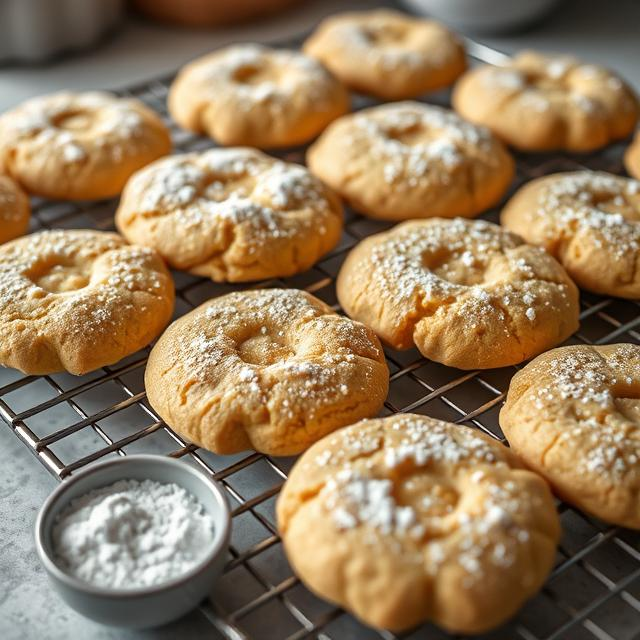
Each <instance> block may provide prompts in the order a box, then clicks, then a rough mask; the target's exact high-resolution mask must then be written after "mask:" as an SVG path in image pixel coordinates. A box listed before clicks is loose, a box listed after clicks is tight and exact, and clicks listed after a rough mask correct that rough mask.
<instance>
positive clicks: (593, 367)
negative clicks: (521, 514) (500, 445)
mask: <svg viewBox="0 0 640 640" xmlns="http://www.w3.org/2000/svg"><path fill="white" fill-rule="evenodd" d="M638 398H640V346H638V345H635V344H612V345H606V346H600V347H592V346H586V345H579V346H570V347H561V348H560V349H553V350H552V351H549V352H547V353H543V354H542V355H541V356H538V357H537V358H536V359H535V360H534V361H533V362H531V363H529V364H528V365H527V366H526V367H525V368H524V369H522V370H521V371H519V372H518V373H517V374H516V375H515V376H514V377H513V379H512V380H511V385H510V386H509V393H508V395H507V401H506V403H505V405H504V407H503V409H502V411H501V412H500V426H501V427H502V430H503V431H504V434H505V435H506V436H507V438H508V440H509V444H510V445H511V448H512V450H513V451H514V452H515V453H516V454H517V455H518V456H519V457H520V459H521V460H522V461H523V462H524V463H525V464H526V465H527V466H528V467H530V468H531V469H532V470H533V471H536V472H537V473H539V474H540V475H542V476H544V477H545V478H546V479H547V480H548V481H549V482H550V483H551V485H552V487H553V488H554V490H555V491H556V492H557V493H558V495H560V496H561V497H562V498H563V499H564V500H566V501H567V502H569V503H571V504H573V505H575V506H576V507H578V508H579V509H583V510H584V511H587V512H588V513H591V514H593V515H595V516H597V517H598V518H601V519H602V520H605V521H606V522H611V523H613V524H618V525H620V526H623V527H630V528H633V529H640V401H639V400H638Z"/></svg>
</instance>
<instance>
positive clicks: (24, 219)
mask: <svg viewBox="0 0 640 640" xmlns="http://www.w3.org/2000/svg"><path fill="white" fill-rule="evenodd" d="M30 218H31V206H30V205H29V198H28V197H27V195H26V193H25V192H24V191H23V190H22V189H21V188H20V187H19V186H18V185H17V184H16V183H15V181H14V180H12V179H11V178H10V177H9V176H3V175H2V174H0V244H2V243H3V242H7V241H8V240H13V239H14V238H17V237H18V236H21V235H22V234H23V233H26V231H27V229H28V228H29V220H30Z"/></svg>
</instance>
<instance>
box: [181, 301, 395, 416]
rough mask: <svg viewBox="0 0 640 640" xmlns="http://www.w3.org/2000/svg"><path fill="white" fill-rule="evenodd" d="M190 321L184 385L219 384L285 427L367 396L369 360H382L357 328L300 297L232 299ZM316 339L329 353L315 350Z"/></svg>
mask: <svg viewBox="0 0 640 640" xmlns="http://www.w3.org/2000/svg"><path fill="white" fill-rule="evenodd" d="M192 315H193V323H192V324H191V323H190V324H189V329H188V332H187V334H186V335H188V339H186V340H185V342H184V343H183V342H181V343H180V346H179V350H180V354H181V355H180V360H179V366H180V367H181V368H183V369H184V371H185V372H187V373H188V374H189V379H191V378H192V377H193V376H195V378H196V379H197V380H198V381H199V382H201V383H203V384H210V383H211V381H213V380H221V379H223V378H224V379H225V380H227V381H228V382H229V384H230V388H231V389H233V391H234V393H235V392H237V393H239V394H240V396H242V397H244V398H247V397H252V398H254V399H256V400H259V401H260V402H261V403H263V404H264V405H266V406H268V407H270V410H271V411H272V412H273V414H274V415H275V414H276V413H277V415H278V416H279V417H278V419H279V420H282V421H283V422H284V423H286V422H287V421H296V420H300V419H304V420H305V421H306V420H313V419H314V418H315V417H316V416H321V415H322V414H323V413H324V412H325V411H326V410H327V407H331V406H333V405H335V403H340V402H342V398H344V397H345V395H347V394H362V393H364V392H365V389H367V392H368V391H369V389H368V388H367V387H366V385H368V384H370V383H371V375H372V372H371V370H370V367H369V366H368V365H367V364H365V363H366V360H367V359H370V360H375V361H378V362H379V361H380V360H381V359H382V352H381V350H380V348H379V346H378V345H377V344H376V343H375V342H373V340H372V339H371V337H370V335H369V334H368V333H367V331H366V329H365V328H364V327H363V326H362V325H358V324H356V323H354V322H352V321H351V320H349V319H347V318H344V317H341V316H338V315H337V314H334V313H333V312H332V311H331V310H330V309H328V308H327V307H325V306H324V305H322V304H321V303H319V301H315V300H314V299H312V298H310V297H308V296H306V295H305V294H303V293H302V292H301V291H298V290H293V289H291V290H289V289H265V290H257V291H254V292H245V293H232V294H229V295H227V296H224V297H222V298H217V299H215V300H213V301H212V302H210V303H209V304H208V305H207V306H206V307H203V308H202V309H201V310H199V311H197V312H196V313H195V314H192ZM239 336H241V338H240V337H239ZM318 340H322V341H323V343H324V344H326V345H327V347H326V349H322V350H318V348H317V346H314V345H316V343H317V341H318ZM337 342H338V343H339V344H340V345H341V346H340V347H337V346H335V345H336V343H337ZM332 345H333V346H332Z"/></svg>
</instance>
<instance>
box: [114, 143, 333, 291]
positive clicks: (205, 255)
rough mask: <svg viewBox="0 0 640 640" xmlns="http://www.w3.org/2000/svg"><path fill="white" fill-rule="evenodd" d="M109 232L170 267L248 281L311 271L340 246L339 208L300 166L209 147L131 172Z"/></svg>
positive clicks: (241, 150) (245, 150) (250, 151)
mask: <svg viewBox="0 0 640 640" xmlns="http://www.w3.org/2000/svg"><path fill="white" fill-rule="evenodd" d="M116 225H117V226H118V229H119V230H120V232H121V233H122V234H123V235H124V236H125V237H126V238H128V239H129V240H130V241H131V242H135V243H137V244H141V245H145V246H149V247H153V248H154V249H156V250H157V251H159V252H160V254H161V255H162V257H163V258H164V259H165V260H166V261H167V262H168V263H169V264H170V265H171V266H172V267H175V268H176V269H184V270H187V271H190V272H191V273H195V274H197V275H201V276H206V277H209V278H212V279H213V280H215V281H218V282H247V281H250V280H261V279H265V278H272V277H284V276H290V275H293V274H295V273H298V272H301V271H305V270H306V269H308V268H309V267H311V266H312V265H313V264H314V263H315V262H316V261H317V260H318V259H319V258H320V257H321V256H322V255H324V254H325V253H327V252H328V251H330V250H331V249H332V248H333V247H334V246H335V245H336V244H337V243H338V240H339V239H340V234H341V232H342V205H341V203H340V201H339V198H338V197H337V196H336V195H335V194H333V193H332V192H331V191H330V190H329V189H328V188H327V187H326V186H325V185H324V184H322V182H320V180H318V179H317V178H316V177H315V176H313V175H311V174H310V173H309V171H307V169H306V168H305V167H303V166H300V165H297V164H292V163H287V162H282V161H281V160H277V159H276V158H272V157H271V156H267V155H265V154H264V153H262V152H260V151H257V150H256V149H249V148H242V147H239V148H233V149H210V150H209V151H205V152H204V153H199V154H198V153H191V154H184V155H174V156H170V157H168V158H163V159H162V160H159V161H158V162H156V163H154V164H152V165H150V166H149V167H146V168H145V169H143V170H142V171H140V172H139V173H137V174H136V175H135V176H134V177H133V178H132V179H131V180H130V181H129V183H128V184H127V187H126V188H125V190H124V193H123V196H122V200H121V202H120V207H119V208H118V211H117V213H116Z"/></svg>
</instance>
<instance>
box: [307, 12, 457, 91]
mask: <svg viewBox="0 0 640 640" xmlns="http://www.w3.org/2000/svg"><path fill="white" fill-rule="evenodd" d="M304 51H305V53H308V54H309V55H310V56H313V57H314V58H317V59H318V60H320V62H322V63H323V64H324V65H325V66H326V67H327V68H328V69H329V70H330V71H332V72H333V73H334V74H335V75H336V76H337V77H338V78H340V80H342V81H343V82H344V83H345V84H346V85H348V86H349V87H351V88H352V89H355V90H356V91H361V92H363V93H368V94H371V95H374V96H377V97H378V98H382V99H383V100H402V99H405V98H414V97H416V96H419V95H421V94H423V93H427V92H428V91H434V90H436V89H442V88H443V87H448V86H449V85H451V84H453V82H454V80H455V79H456V78H457V77H458V76H459V75H460V74H461V73H462V72H463V71H464V70H465V68H466V66H467V65H466V60H465V52H464V46H463V45H462V43H461V41H460V40H459V39H458V38H457V37H456V36H455V35H454V34H453V33H451V31H449V30H448V29H446V28H445V27H444V26H443V25H441V24H440V23H438V22H435V21H434V20H424V19H420V18H415V17H412V16H409V15H406V14H403V13H399V12H398V11H391V10H389V9H377V10H374V11H359V12H351V13H339V14H337V15H334V16H331V17H329V18H326V19H325V20H323V22H321V23H320V26H319V27H318V28H317V29H316V31H315V32H314V33H313V34H312V35H311V36H310V37H309V38H308V39H307V41H306V42H305V43H304Z"/></svg>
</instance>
